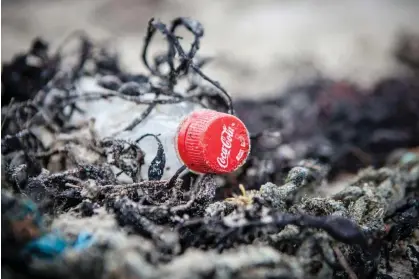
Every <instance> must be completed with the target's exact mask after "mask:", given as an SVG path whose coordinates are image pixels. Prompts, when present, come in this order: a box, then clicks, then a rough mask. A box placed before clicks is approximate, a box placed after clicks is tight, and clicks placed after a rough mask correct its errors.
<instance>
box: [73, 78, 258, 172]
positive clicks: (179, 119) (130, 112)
mask: <svg viewBox="0 0 419 279" xmlns="http://www.w3.org/2000/svg"><path fill="white" fill-rule="evenodd" d="M79 89H81V91H88V92H98V91H103V88H102V87H100V86H99V85H98V84H97V82H96V80H95V79H93V78H83V79H81V80H80V83H79ZM149 95H150V96H147V94H145V95H142V99H146V98H154V94H152V93H150V94H149ZM78 106H79V107H80V108H82V109H83V110H84V111H85V112H86V113H85V115H84V116H83V117H84V118H87V119H90V118H94V119H95V124H94V129H95V131H96V133H97V134H98V136H99V137H100V138H102V139H103V138H106V137H113V138H119V139H126V140H130V141H135V140H137V139H138V138H140V137H141V136H143V135H144V134H154V135H158V138H159V139H160V141H161V143H162V145H163V149H164V152H165V156H166V166H165V169H164V173H163V176H162V179H170V177H172V175H173V174H174V173H175V172H176V170H178V169H179V168H180V167H181V166H182V165H184V164H185V165H186V166H187V167H188V168H189V169H190V170H191V171H194V172H196V173H206V172H208V173H226V172H232V171H234V170H236V169H237V168H238V167H240V166H241V165H242V164H243V163H244V162H245V160H246V159H247V156H248V154H249V151H250V139H249V134H248V131H247V129H246V127H245V126H244V124H243V123H242V122H241V121H240V120H239V119H238V118H237V117H235V116H232V115H229V114H224V113H220V112H216V111H213V110H207V109H204V108H203V107H202V106H201V105H199V104H196V103H193V102H188V101H184V102H180V103H175V104H159V105H156V107H155V108H154V109H153V110H152V111H151V113H150V114H149V115H148V116H147V117H146V118H145V119H144V120H143V121H141V123H140V124H138V125H136V126H135V127H134V128H133V129H132V130H129V131H124V128H126V127H127V126H128V125H129V124H130V123H131V122H132V121H133V119H135V118H139V117H141V115H142V114H143V113H144V111H145V110H146V109H147V108H148V105H142V104H136V103H134V102H131V101H126V100H123V99H121V98H117V97H113V98H109V99H101V100H98V101H94V102H81V103H80V104H78ZM138 144H139V146H140V148H141V149H142V150H143V151H144V152H145V159H144V161H145V166H143V167H142V169H141V176H142V177H143V178H147V172H148V167H149V166H150V163H151V161H152V160H153V159H154V158H155V156H156V151H157V147H158V143H157V141H156V139H155V138H153V137H145V138H144V139H142V140H141V141H140V142H139V143H138Z"/></svg>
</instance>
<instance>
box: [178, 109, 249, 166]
mask: <svg viewBox="0 0 419 279" xmlns="http://www.w3.org/2000/svg"><path fill="white" fill-rule="evenodd" d="M175 146H176V148H177V152H178V156H179V158H180V159H181V160H182V161H183V163H184V164H185V165H186V166H187V167H188V168H189V169H190V170H191V171H193V172H196V173H218V174H221V173H229V172H233V171H235V170H237V169H238V168H239V167H240V166H241V165H243V164H244V162H245V161H246V159H247V157H248V155H249V152H250V138H249V132H248V131H247V129H246V127H245V126H244V124H243V122H242V121H241V120H240V119H238V118H237V117H235V116H234V115H230V114H226V113H221V112H218V111H213V110H199V111H195V112H193V113H191V114H190V115H189V116H188V117H186V118H185V119H184V120H183V121H182V123H181V124H180V125H179V129H178V134H177V135H176V144H175Z"/></svg>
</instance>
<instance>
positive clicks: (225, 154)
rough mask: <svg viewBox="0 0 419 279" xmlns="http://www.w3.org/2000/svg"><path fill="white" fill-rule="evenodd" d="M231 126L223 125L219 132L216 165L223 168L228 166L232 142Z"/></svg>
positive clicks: (232, 130)
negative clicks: (219, 144) (218, 150)
mask: <svg viewBox="0 0 419 279" xmlns="http://www.w3.org/2000/svg"><path fill="white" fill-rule="evenodd" d="M232 126H233V125H232ZM232 126H228V127H227V126H226V125H223V131H222V132H221V137H220V140H221V144H222V146H221V152H220V155H219V156H218V157H217V163H218V165H219V166H220V167H221V168H223V169H225V168H227V166H228V158H229V157H230V152H231V147H232V143H233V136H234V128H233V127H232Z"/></svg>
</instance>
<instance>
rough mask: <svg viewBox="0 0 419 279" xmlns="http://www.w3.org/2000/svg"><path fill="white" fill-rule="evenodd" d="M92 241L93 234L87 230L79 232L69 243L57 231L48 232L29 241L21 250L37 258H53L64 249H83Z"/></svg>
mask: <svg viewBox="0 0 419 279" xmlns="http://www.w3.org/2000/svg"><path fill="white" fill-rule="evenodd" d="M92 243H93V236H92V235H91V234H90V233H87V232H81V233H80V234H79V235H78V236H77V239H76V241H75V242H74V243H72V244H71V243H69V242H68V241H66V240H65V239H64V237H62V236H61V235H60V234H59V232H50V233H48V234H45V235H43V236H42V237H40V238H38V239H36V240H33V241H31V242H29V243H28V244H27V245H26V247H25V248H24V250H23V253H25V254H31V255H32V256H36V257H39V258H54V257H56V256H58V255H60V254H61V253H63V252H64V251H65V250H66V249H71V248H72V249H75V250H78V251H80V250H83V249H85V248H87V247H89V246H90V245H91V244H92Z"/></svg>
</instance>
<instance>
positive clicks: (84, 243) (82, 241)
mask: <svg viewBox="0 0 419 279" xmlns="http://www.w3.org/2000/svg"><path fill="white" fill-rule="evenodd" d="M92 243H93V236H92V235H91V234H90V233H88V232H81V233H80V234H79V235H78V236H77V239H76V241H75V242H74V244H73V249H76V250H82V249H85V248H87V247H89V246H90V245H91V244H92Z"/></svg>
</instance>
